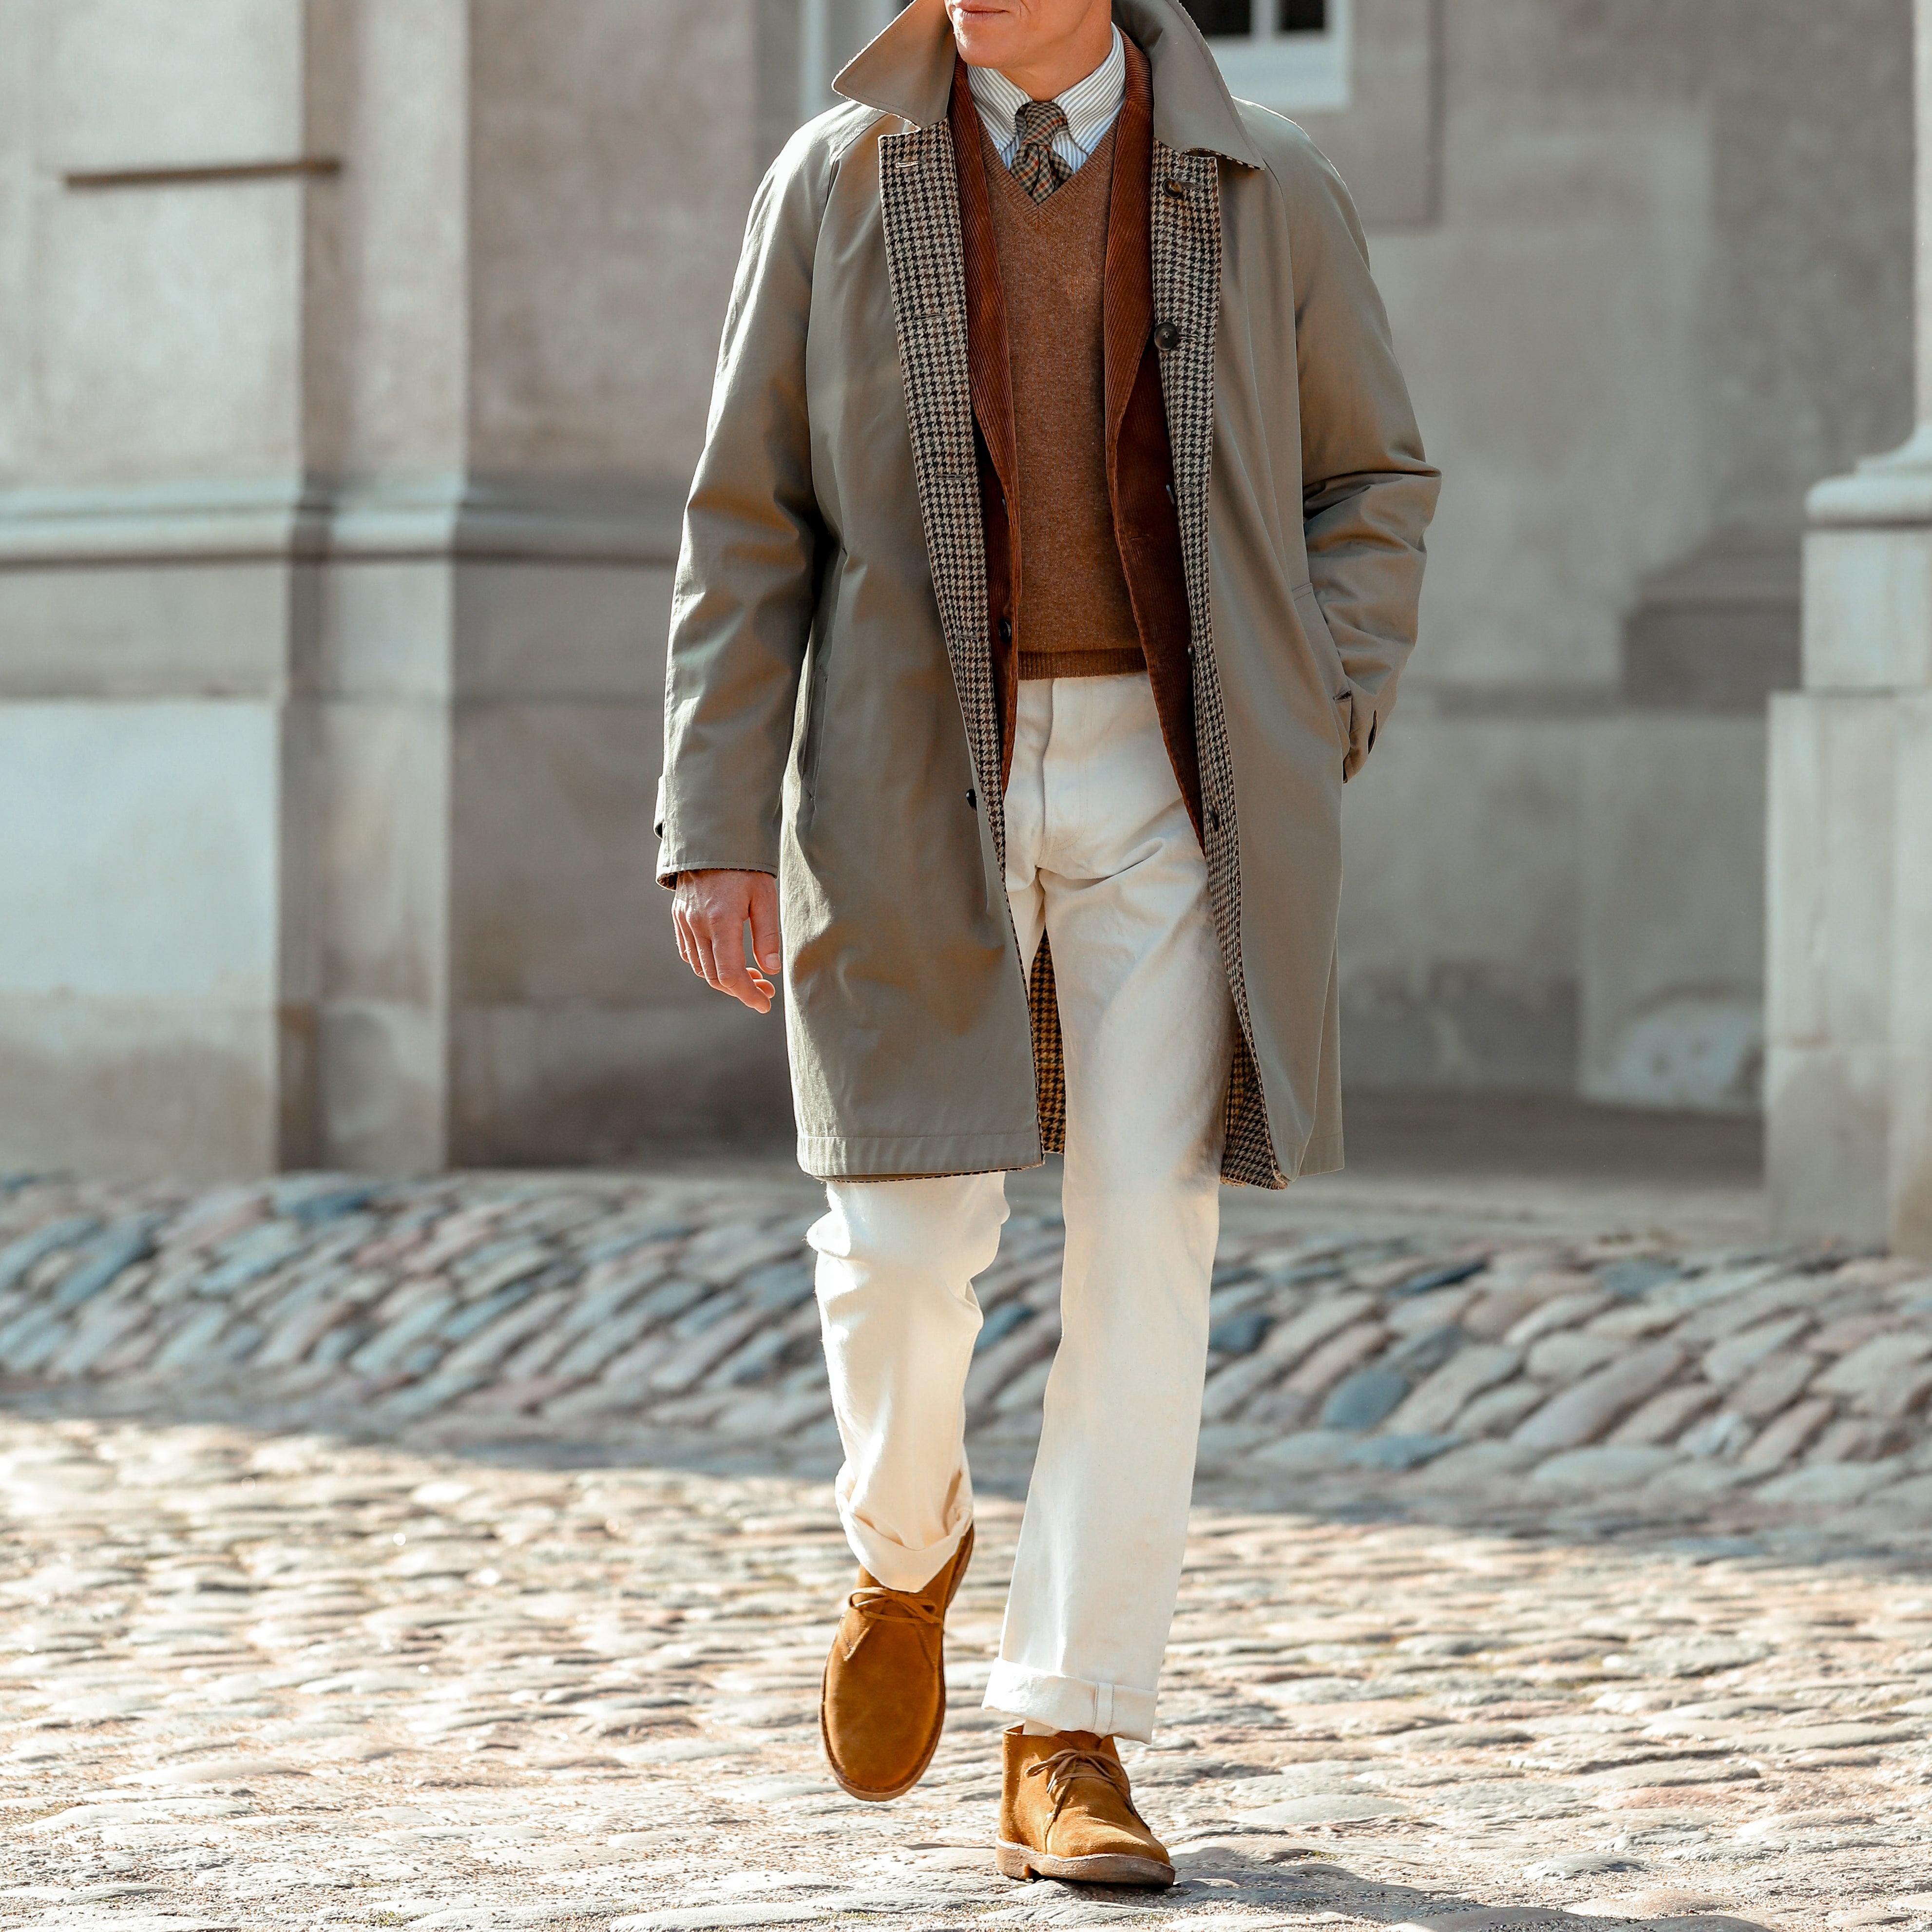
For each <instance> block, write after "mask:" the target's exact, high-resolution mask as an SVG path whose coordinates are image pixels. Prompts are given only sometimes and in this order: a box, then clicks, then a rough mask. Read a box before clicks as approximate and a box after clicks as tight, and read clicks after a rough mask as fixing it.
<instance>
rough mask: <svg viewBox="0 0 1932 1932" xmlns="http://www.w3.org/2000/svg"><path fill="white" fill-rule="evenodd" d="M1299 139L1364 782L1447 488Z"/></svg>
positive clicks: (1312, 313) (1316, 389)
mask: <svg viewBox="0 0 1932 1932" xmlns="http://www.w3.org/2000/svg"><path fill="white" fill-rule="evenodd" d="M1295 134H1296V136H1298V139H1297V140H1296V142H1295V148H1294V150H1293V151H1292V152H1291V153H1290V154H1289V155H1288V156H1287V157H1286V159H1287V161H1288V163H1289V164H1288V166H1286V167H1284V168H1280V169H1278V170H1277V174H1278V178H1281V180H1282V184H1283V190H1284V192H1285V193H1286V196H1287V199H1288V205H1289V220H1290V223H1291V243H1290V245H1291V248H1292V254H1293V260H1294V266H1295V361H1296V370H1297V375H1298V384H1299V388H1300V392H1301V473H1302V519H1303V526H1304V532H1305V534H1306V537H1307V545H1308V574H1309V578H1310V582H1311V583H1313V586H1314V589H1315V595H1316V602H1317V603H1318V604H1319V605H1320V607H1321V610H1322V616H1324V618H1325V619H1326V620H1327V622H1328V628H1329V631H1330V633H1331V635H1332V636H1333V637H1334V640H1335V646H1336V649H1337V651H1338V652H1340V655H1341V659H1342V667H1343V670H1344V671H1345V672H1346V673H1347V676H1348V679H1349V710H1350V729H1349V751H1348V754H1347V757H1346V759H1345V760H1344V762H1343V768H1342V769H1343V777H1344V778H1353V777H1354V776H1355V774H1356V772H1358V771H1359V770H1361V767H1362V762H1363V760H1364V759H1365V758H1367V756H1368V755H1369V751H1370V747H1371V746H1372V745H1373V744H1374V743H1375V742H1376V734H1377V733H1378V732H1379V730H1380V728H1381V727H1382V725H1383V724H1385V723H1386V722H1387V721H1388V715H1389V712H1390V711H1391V709H1392V708H1393V707H1394V703H1395V690H1396V682H1397V679H1398V678H1399V677H1400V676H1401V674H1402V668H1403V665H1404V664H1406V662H1407V661H1408V658H1409V652H1411V651H1412V649H1414V648H1415V628H1416V610H1417V605H1418V601H1419V600H1420V598H1421V594H1422V566H1423V541H1422V538H1423V532H1424V530H1425V529H1427V527H1428V525H1429V520H1430V517H1431V516H1432V515H1433V514H1434V511H1435V508H1436V493H1437V490H1439V487H1440V485H1441V478H1440V476H1439V473H1438V472H1436V470H1435V469H1432V468H1430V466H1429V463H1427V460H1426V459H1425V458H1424V455H1423V452H1422V437H1421V432H1420V431H1419V430H1418V428H1417V427H1416V422H1415V410H1414V409H1413V408H1412V407H1411V405H1410V403H1409V389H1408V386H1407V385H1406V383H1404V382H1403V377H1402V371H1401V370H1400V368H1397V365H1396V359H1395V347H1394V343H1393V341H1392V340H1391V337H1390V333H1389V324H1388V314H1387V312H1386V311H1385V310H1384V308H1383V307H1382V297H1381V296H1380V295H1379V293H1377V292H1376V285H1375V283H1374V282H1373V280H1371V278H1370V274H1369V251H1368V243H1367V239H1366V238H1365V237H1364V235H1363V233H1362V226H1361V221H1360V220H1359V219H1358V217H1357V215H1356V213H1355V204H1354V202H1352V201H1351V200H1350V199H1349V190H1347V188H1346V187H1344V186H1343V184H1342V178H1341V176H1340V175H1338V174H1337V172H1335V170H1334V168H1333V167H1332V166H1331V165H1330V163H1328V160H1327V159H1326V158H1325V157H1324V156H1323V155H1322V154H1321V152H1320V151H1319V150H1318V149H1317V148H1316V147H1315V145H1314V144H1313V142H1310V141H1309V140H1308V139H1307V137H1306V136H1303V135H1301V130H1299V129H1296V130H1295Z"/></svg>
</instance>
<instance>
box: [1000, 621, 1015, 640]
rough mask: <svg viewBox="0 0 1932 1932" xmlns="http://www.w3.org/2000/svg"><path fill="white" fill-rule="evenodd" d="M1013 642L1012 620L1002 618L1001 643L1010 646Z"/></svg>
mask: <svg viewBox="0 0 1932 1932" xmlns="http://www.w3.org/2000/svg"><path fill="white" fill-rule="evenodd" d="M1000 642H1001V643H1003V644H1010V643H1012V642H1013V620H1012V619H1010V618H1008V617H1002V618H1001V619H1000Z"/></svg>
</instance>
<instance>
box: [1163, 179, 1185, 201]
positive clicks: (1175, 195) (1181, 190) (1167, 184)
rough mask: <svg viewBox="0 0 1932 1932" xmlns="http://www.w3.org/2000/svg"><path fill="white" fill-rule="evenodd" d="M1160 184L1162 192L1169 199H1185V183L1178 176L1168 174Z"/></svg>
mask: <svg viewBox="0 0 1932 1932" xmlns="http://www.w3.org/2000/svg"><path fill="white" fill-rule="evenodd" d="M1160 185H1161V190H1162V192H1163V193H1165V194H1166V195H1167V196H1168V197H1169V199H1172V200H1174V201H1185V200H1186V199H1187V183H1186V182H1185V181H1182V180H1181V178H1179V177H1178V175H1169V176H1168V178H1166V180H1165V181H1163V182H1162V183H1161V184H1160Z"/></svg>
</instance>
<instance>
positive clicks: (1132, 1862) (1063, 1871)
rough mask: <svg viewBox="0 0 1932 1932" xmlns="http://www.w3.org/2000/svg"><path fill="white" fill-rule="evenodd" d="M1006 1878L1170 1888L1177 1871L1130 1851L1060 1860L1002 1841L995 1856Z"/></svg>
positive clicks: (1167, 1865) (1158, 1860)
mask: <svg viewBox="0 0 1932 1932" xmlns="http://www.w3.org/2000/svg"><path fill="white" fill-rule="evenodd" d="M993 1856H994V1861H995V1863H996V1864H998V1866H999V1868H1000V1875H1001V1876H1002V1877H1003V1878H1018V1879H1034V1878H1057V1879H1072V1880H1073V1881H1074V1882H1076V1883H1077V1884H1080V1885H1161V1886H1166V1885H1172V1883H1173V1882H1174V1867H1173V1866H1172V1865H1170V1864H1163V1863H1162V1861H1160V1859H1159V1858H1136V1857H1135V1856H1134V1855H1133V1854H1132V1853H1131V1852H1097V1853H1096V1854H1095V1855H1094V1856H1093V1857H1091V1858H1055V1857H1054V1856H1052V1854H1051V1853H1049V1852H1036V1851H1032V1850H1030V1849H1028V1847H1027V1846H1025V1845H1010V1844H1008V1843H1007V1841H1006V1840H1005V1839H1004V1838H1002V1839H1001V1841H1000V1842H999V1844H998V1848H997V1849H995V1852H994V1854H993Z"/></svg>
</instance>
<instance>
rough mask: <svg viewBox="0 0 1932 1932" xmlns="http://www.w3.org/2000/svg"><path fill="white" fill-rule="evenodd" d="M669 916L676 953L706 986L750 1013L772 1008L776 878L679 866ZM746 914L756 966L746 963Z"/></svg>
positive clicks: (775, 960) (776, 971) (776, 924)
mask: <svg viewBox="0 0 1932 1932" xmlns="http://www.w3.org/2000/svg"><path fill="white" fill-rule="evenodd" d="M670 916H671V921H672V923H673V925H675V926H676V928H677V950H678V956H679V958H680V959H682V960H683V962H684V963H685V965H687V966H688V967H689V968H691V971H693V972H694V973H695V974H697V976H698V977H699V978H700V980H703V982H704V983H705V984H706V986H715V987H716V988H717V989H718V992H721V993H729V994H730V995H731V997H732V998H733V999H734V1000H739V1001H742V1002H743V1003H744V1004H745V1005H746V1006H748V1007H750V1008H751V1010H752V1012H753V1013H769V1012H770V1011H771V1010H772V983H773V980H775V978H776V977H777V975H778V880H775V878H773V877H772V875H771V874H770V873H769V872H724V871H715V872H680V873H679V874H678V875H677V889H676V891H675V892H673V893H672V895H671V901H670ZM747 919H749V920H750V921H751V953H752V956H753V958H754V959H756V960H757V962H758V964H757V967H751V966H747V965H745V921H746V920H747ZM759 968H763V971H760V970H759ZM768 976H769V977H768Z"/></svg>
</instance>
